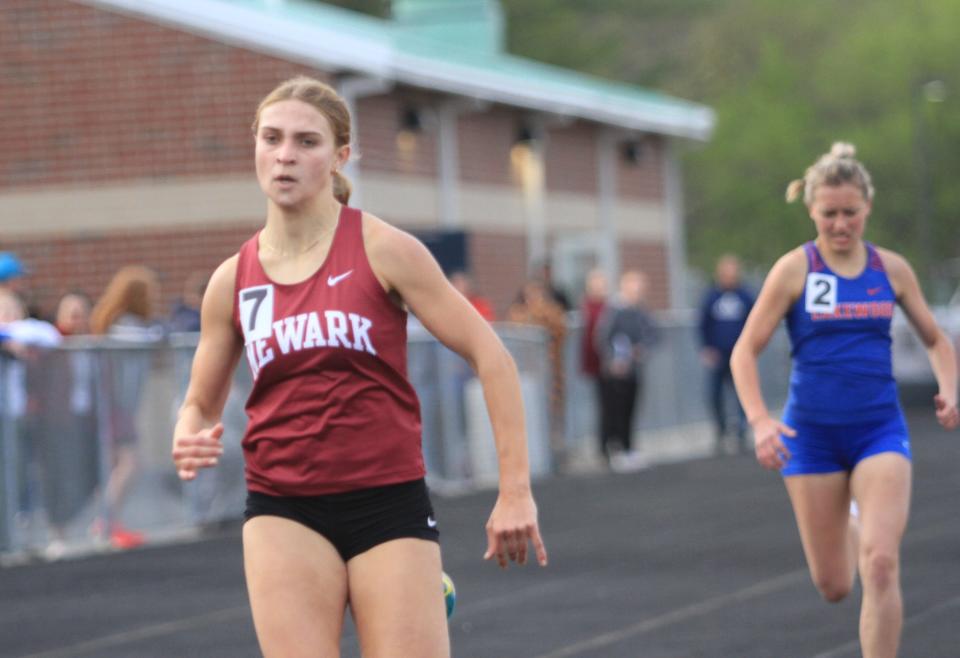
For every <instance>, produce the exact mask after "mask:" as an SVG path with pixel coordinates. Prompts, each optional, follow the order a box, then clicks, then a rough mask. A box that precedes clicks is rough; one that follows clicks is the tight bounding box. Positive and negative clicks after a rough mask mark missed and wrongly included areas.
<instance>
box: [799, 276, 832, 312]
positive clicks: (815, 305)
mask: <svg viewBox="0 0 960 658" xmlns="http://www.w3.org/2000/svg"><path fill="white" fill-rule="evenodd" d="M805 299H806V311H807V313H833V312H834V311H836V310H837V277H836V276H834V275H833V274H820V273H817V272H811V273H810V274H808V275H807V289H806V298H805Z"/></svg>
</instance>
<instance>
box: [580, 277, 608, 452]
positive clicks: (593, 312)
mask: <svg viewBox="0 0 960 658" xmlns="http://www.w3.org/2000/svg"><path fill="white" fill-rule="evenodd" d="M608 294H609V284H608V282H607V275H606V274H604V272H603V270H600V269H593V270H590V271H589V272H588V273H587V279H586V282H585V284H584V295H583V300H582V301H581V303H580V317H581V321H582V322H583V333H582V334H581V336H580V369H581V371H582V372H583V375H584V376H585V377H587V378H588V379H589V380H590V381H591V383H592V384H593V388H594V391H595V393H596V414H597V439H598V441H599V439H600V438H601V437H602V436H603V425H602V420H603V414H602V412H601V410H602V409H603V386H602V385H601V382H602V379H601V377H600V374H601V373H600V353H599V352H598V351H597V323H598V322H599V321H600V315H601V314H602V313H603V310H604V309H605V308H606V306H607V295H608ZM600 448H601V452H602V451H603V444H602V442H601V443H600Z"/></svg>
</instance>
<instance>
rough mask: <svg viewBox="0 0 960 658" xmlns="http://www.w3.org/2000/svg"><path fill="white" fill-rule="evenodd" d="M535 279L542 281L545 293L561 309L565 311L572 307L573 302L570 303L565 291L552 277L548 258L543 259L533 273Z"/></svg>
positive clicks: (551, 268)
mask: <svg viewBox="0 0 960 658" xmlns="http://www.w3.org/2000/svg"><path fill="white" fill-rule="evenodd" d="M533 278H535V279H539V280H540V281H542V282H543V286H544V290H545V291H546V293H547V296H548V297H549V298H550V299H551V300H552V301H553V302H554V303H555V304H557V305H558V306H560V308H561V309H563V312H564V313H566V312H567V311H569V310H570V309H572V308H573V304H571V303H570V298H569V297H568V296H567V293H565V292H564V291H563V289H562V288H560V286H558V285H557V284H556V281H554V279H553V265H552V264H551V263H550V261H549V260H546V261H544V262H543V263H542V264H541V265H540V267H539V268H538V271H537V272H536V273H535V274H534V277H533Z"/></svg>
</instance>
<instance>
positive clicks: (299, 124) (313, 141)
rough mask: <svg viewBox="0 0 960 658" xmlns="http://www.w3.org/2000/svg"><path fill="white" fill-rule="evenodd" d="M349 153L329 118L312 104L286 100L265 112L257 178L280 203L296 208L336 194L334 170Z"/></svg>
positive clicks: (258, 137) (258, 145)
mask: <svg viewBox="0 0 960 658" xmlns="http://www.w3.org/2000/svg"><path fill="white" fill-rule="evenodd" d="M348 154H349V147H347V146H342V147H340V148H337V146H336V143H335V141H334V137H333V130H332V129H331V127H330V122H329V121H328V120H327V117H325V116H324V115H323V114H322V113H321V112H320V111H319V110H317V109H316V108H314V107H313V106H312V105H309V104H308V103H304V102H303V101H298V100H286V101H280V102H278V103H274V104H272V105H268V106H267V107H265V108H264V109H263V111H262V112H261V113H260V123H259V126H258V128H257V134H256V165H257V180H258V181H259V182H260V189H262V190H263V192H264V194H266V195H267V197H269V198H270V199H271V200H272V201H273V202H274V203H276V204H277V205H279V206H284V207H295V206H299V205H301V204H303V203H305V202H309V201H311V200H313V199H315V198H316V197H317V196H318V195H320V194H323V193H326V194H332V189H333V178H332V174H333V171H334V170H335V169H339V168H340V167H341V166H342V164H343V163H344V162H345V161H346V156H347V155H348Z"/></svg>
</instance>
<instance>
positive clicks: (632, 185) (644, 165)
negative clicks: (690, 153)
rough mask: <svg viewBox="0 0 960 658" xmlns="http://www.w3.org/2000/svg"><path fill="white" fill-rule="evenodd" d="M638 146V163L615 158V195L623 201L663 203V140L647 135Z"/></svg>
mask: <svg viewBox="0 0 960 658" xmlns="http://www.w3.org/2000/svg"><path fill="white" fill-rule="evenodd" d="M637 144H638V150H637V153H638V156H639V157H638V161H637V162H636V163H632V162H628V161H627V160H626V159H625V158H623V157H622V153H621V157H619V158H617V162H619V165H618V176H617V194H618V195H619V196H620V197H623V198H625V199H642V200H644V201H657V202H659V201H663V199H664V194H663V193H664V189H663V185H664V179H663V140H662V139H660V138H659V137H657V136H654V135H648V136H646V137H644V138H643V139H642V140H639V141H638V142H637Z"/></svg>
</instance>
